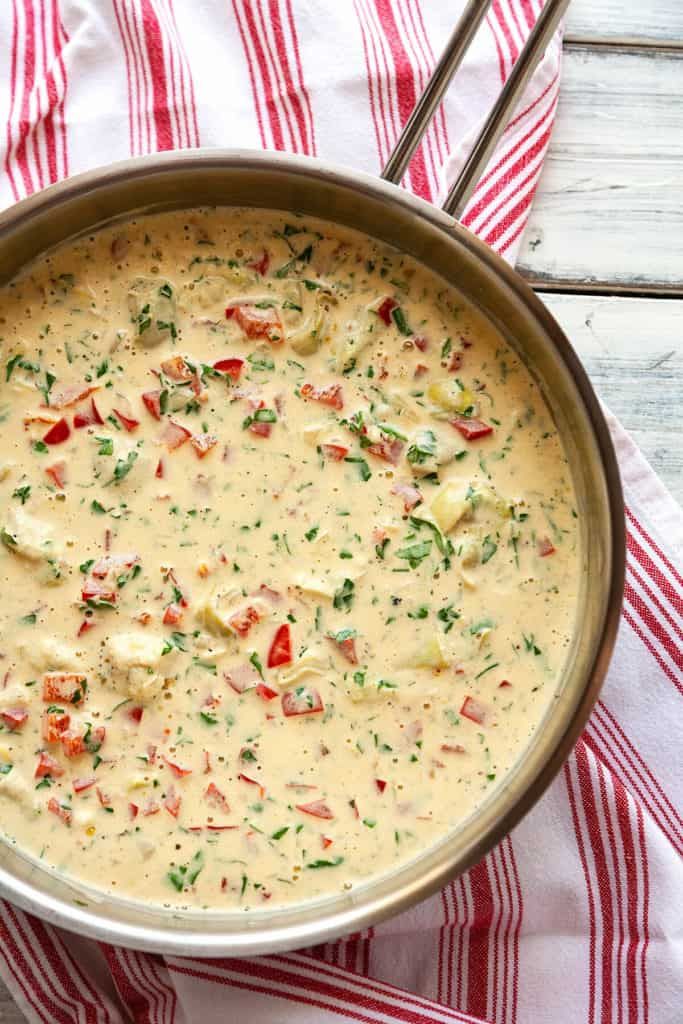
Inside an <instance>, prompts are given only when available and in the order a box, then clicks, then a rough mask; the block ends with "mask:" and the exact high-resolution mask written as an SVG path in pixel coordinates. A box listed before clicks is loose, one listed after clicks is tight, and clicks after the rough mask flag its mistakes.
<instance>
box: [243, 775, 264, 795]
mask: <svg viewBox="0 0 683 1024" xmlns="http://www.w3.org/2000/svg"><path fill="white" fill-rule="evenodd" d="M237 778H238V779H240V780H241V781H242V782H247V783H248V784H249V785H250V786H258V790H259V796H260V797H261V798H263V797H264V796H265V795H266V789H265V786H262V785H261V783H260V782H259V781H258V779H252V778H251V777H250V776H249V775H245V774H244V772H240V773H239V775H238V776H237Z"/></svg>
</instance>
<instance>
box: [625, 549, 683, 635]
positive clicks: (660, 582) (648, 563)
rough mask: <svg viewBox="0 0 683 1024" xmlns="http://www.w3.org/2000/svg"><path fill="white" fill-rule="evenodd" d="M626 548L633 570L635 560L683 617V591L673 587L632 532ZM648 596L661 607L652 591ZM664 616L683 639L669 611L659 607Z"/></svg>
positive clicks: (682, 631) (681, 631)
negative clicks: (630, 557)
mask: <svg viewBox="0 0 683 1024" xmlns="http://www.w3.org/2000/svg"><path fill="white" fill-rule="evenodd" d="M626 547H627V549H628V552H629V554H630V555H631V556H632V562H631V568H632V570H633V560H634V561H636V562H637V563H638V564H639V565H640V566H641V568H643V569H644V570H645V572H647V574H648V576H649V577H650V579H651V580H652V581H653V583H654V584H655V586H656V587H657V589H658V590H660V591H661V592H662V593H663V594H664V595H665V597H666V598H667V600H668V601H669V603H670V604H671V605H672V606H673V608H675V610H676V612H677V613H678V614H679V615H683V589H681V590H677V589H676V587H675V586H674V585H673V582H672V580H671V579H670V578H669V577H667V576H665V575H664V573H663V572H662V571H661V569H660V568H659V567H658V566H657V565H656V563H655V562H654V561H653V559H652V558H651V557H650V555H649V553H648V552H647V551H646V550H645V548H644V547H642V545H641V544H639V542H638V540H637V539H636V537H635V536H634V534H633V532H632V531H631V530H627V531H626ZM648 594H650V595H651V596H652V599H653V600H654V601H657V603H658V605H659V599H658V598H656V597H655V596H654V595H653V594H652V592H651V591H650V590H648ZM659 607H660V608H661V611H662V614H663V615H665V616H666V618H667V619H668V620H669V622H670V623H671V625H672V626H673V627H674V629H676V630H677V632H678V635H679V636H681V637H683V630H681V629H680V628H679V627H678V625H677V624H676V622H675V621H674V619H673V618H672V617H671V616H670V615H669V613H668V611H666V610H665V609H664V607H663V606H662V605H659Z"/></svg>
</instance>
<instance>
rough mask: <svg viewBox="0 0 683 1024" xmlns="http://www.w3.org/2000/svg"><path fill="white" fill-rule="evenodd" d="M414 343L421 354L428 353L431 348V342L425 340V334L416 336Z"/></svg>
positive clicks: (414, 336)
mask: <svg viewBox="0 0 683 1024" xmlns="http://www.w3.org/2000/svg"><path fill="white" fill-rule="evenodd" d="M412 341H413V345H414V346H415V348H418V349H419V350H420V352H426V351H427V348H428V347H429V341H428V340H427V338H425V336H424V335H423V334H414V335H413V339H412Z"/></svg>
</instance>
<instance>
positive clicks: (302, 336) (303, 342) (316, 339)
mask: <svg viewBox="0 0 683 1024" xmlns="http://www.w3.org/2000/svg"><path fill="white" fill-rule="evenodd" d="M324 334H325V311H324V310H323V308H322V307H321V306H320V304H319V303H318V302H316V304H315V306H314V307H313V311H312V312H311V313H310V314H309V315H308V316H307V317H306V318H305V320H303V322H302V323H301V324H299V326H298V327H294V328H288V329H287V341H288V342H289V344H290V345H291V347H292V348H293V349H294V351H295V352H296V353H297V354H298V355H300V356H310V355H312V354H313V353H314V352H317V351H318V349H319V348H320V346H321V344H322V342H323V337H324Z"/></svg>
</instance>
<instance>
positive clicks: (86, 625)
mask: <svg viewBox="0 0 683 1024" xmlns="http://www.w3.org/2000/svg"><path fill="white" fill-rule="evenodd" d="M95 625H96V624H95V623H94V622H93V621H92V619H83V622H81V624H80V626H79V627H78V632H77V633H76V636H85V634H86V633H87V632H88V631H89V630H91V629H94V628H95Z"/></svg>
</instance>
